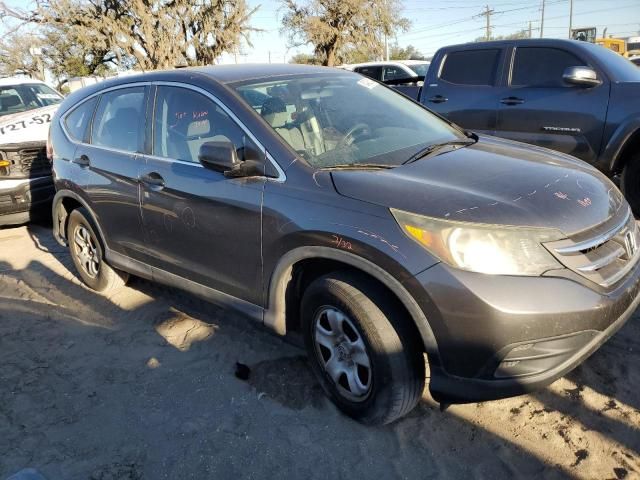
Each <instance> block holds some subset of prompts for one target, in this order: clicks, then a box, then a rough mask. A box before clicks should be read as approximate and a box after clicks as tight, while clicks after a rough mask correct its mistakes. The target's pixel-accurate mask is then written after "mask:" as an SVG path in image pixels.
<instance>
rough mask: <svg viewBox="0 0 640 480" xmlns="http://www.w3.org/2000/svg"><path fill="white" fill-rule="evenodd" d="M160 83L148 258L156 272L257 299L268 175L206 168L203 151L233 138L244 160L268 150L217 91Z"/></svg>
mask: <svg viewBox="0 0 640 480" xmlns="http://www.w3.org/2000/svg"><path fill="white" fill-rule="evenodd" d="M156 88H157V91H156V93H155V108H154V109H152V110H151V111H150V112H149V116H150V117H151V118H153V133H152V139H153V140H152V142H151V145H149V147H147V148H148V149H150V154H149V155H146V156H145V162H144V168H143V170H142V171H141V175H140V180H141V186H142V197H141V198H142V217H143V223H144V229H145V232H146V237H147V246H146V254H147V259H146V261H147V262H148V264H149V265H151V266H153V267H156V268H158V269H160V270H161V271H162V272H158V274H163V273H164V272H168V273H171V274H174V275H178V276H179V277H183V278H187V279H188V280H191V281H194V282H196V283H199V284H201V285H204V286H206V287H210V288H214V289H216V290H218V291H221V292H224V293H227V294H230V295H232V296H234V297H237V298H240V299H243V300H246V301H248V302H251V303H254V304H259V303H261V301H262V297H261V291H262V252H261V237H260V236H261V215H262V193H263V189H264V184H265V177H264V176H259V177H258V176H256V177H245V178H227V177H225V175H224V174H223V173H222V172H218V171H214V170H210V169H208V168H204V167H203V166H202V164H201V163H200V162H199V160H198V154H199V150H200V146H201V145H202V144H204V143H205V142H210V141H231V142H232V143H233V144H234V146H235V147H236V151H237V153H238V158H239V159H240V160H243V159H252V160H260V159H261V158H263V157H264V153H263V152H262V151H261V150H260V149H259V147H258V146H257V145H256V143H255V142H254V140H253V139H252V138H250V137H249V136H248V135H247V133H246V132H245V130H243V128H241V127H240V126H239V124H238V123H237V122H236V121H235V119H234V118H232V116H231V114H230V113H229V111H228V110H227V109H226V107H223V106H222V105H221V104H220V103H218V102H217V100H214V97H212V96H211V95H209V94H206V95H205V93H204V92H202V91H196V90H193V89H190V88H187V86H184V87H183V86H176V85H163V84H159V85H158V86H157V87H156ZM154 275H156V273H155V272H154Z"/></svg>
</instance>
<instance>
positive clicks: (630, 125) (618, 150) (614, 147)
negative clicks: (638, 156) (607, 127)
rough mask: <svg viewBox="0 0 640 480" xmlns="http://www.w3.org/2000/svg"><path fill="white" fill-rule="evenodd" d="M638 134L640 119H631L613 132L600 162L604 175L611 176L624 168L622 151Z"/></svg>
mask: <svg viewBox="0 0 640 480" xmlns="http://www.w3.org/2000/svg"><path fill="white" fill-rule="evenodd" d="M638 132H640V117H632V118H629V119H628V120H626V121H625V122H623V123H622V124H621V125H620V126H619V127H618V128H617V129H616V130H615V132H613V135H611V137H610V138H609V141H608V142H607V145H606V146H605V147H604V150H603V151H602V153H601V154H600V160H599V162H598V163H599V165H600V166H601V170H603V171H604V173H606V174H609V175H610V174H612V173H616V172H619V171H620V170H622V168H623V167H624V159H623V158H622V155H621V154H622V151H623V149H624V147H625V145H627V142H629V140H631V138H632V137H633V136H634V135H635V134H636V133H638Z"/></svg>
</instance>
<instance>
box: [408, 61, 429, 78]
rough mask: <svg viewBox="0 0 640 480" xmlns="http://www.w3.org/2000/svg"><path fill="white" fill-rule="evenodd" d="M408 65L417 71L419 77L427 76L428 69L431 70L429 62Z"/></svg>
mask: <svg viewBox="0 0 640 480" xmlns="http://www.w3.org/2000/svg"><path fill="white" fill-rule="evenodd" d="M407 67H409V68H410V69H411V70H413V71H414V72H416V73H417V74H418V76H419V77H426V76H427V70H429V64H428V63H412V64H411V65H407Z"/></svg>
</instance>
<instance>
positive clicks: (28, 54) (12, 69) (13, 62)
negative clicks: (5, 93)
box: [0, 32, 42, 78]
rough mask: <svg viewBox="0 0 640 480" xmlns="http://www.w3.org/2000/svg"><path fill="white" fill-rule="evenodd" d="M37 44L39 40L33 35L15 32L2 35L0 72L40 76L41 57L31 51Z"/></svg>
mask: <svg viewBox="0 0 640 480" xmlns="http://www.w3.org/2000/svg"><path fill="white" fill-rule="evenodd" d="M39 46H40V40H39V39H38V38H37V37H36V36H35V35H31V34H23V33H17V32H13V33H10V34H8V35H4V36H3V37H2V39H0V74H1V75H9V76H11V75H14V74H16V73H17V72H20V73H24V74H26V75H29V76H31V77H37V78H40V77H41V76H42V74H41V71H42V68H41V64H40V61H41V59H39V58H38V57H36V56H34V55H33V53H32V52H33V48H38V47H39Z"/></svg>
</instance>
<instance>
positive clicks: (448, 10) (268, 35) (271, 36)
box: [224, 0, 640, 63]
mask: <svg viewBox="0 0 640 480" xmlns="http://www.w3.org/2000/svg"><path fill="white" fill-rule="evenodd" d="M248 1H249V4H250V5H252V6H257V5H260V8H259V9H258V11H257V12H256V13H255V14H254V17H253V19H254V21H253V24H254V25H255V26H256V27H258V28H261V29H264V30H265V31H264V32H262V33H256V34H253V35H252V37H251V38H252V43H253V47H249V46H246V47H244V48H243V52H242V55H239V56H227V57H226V58H225V59H224V60H225V61H229V62H234V61H236V60H237V61H238V63H240V62H268V61H269V55H271V61H272V62H283V61H284V60H285V58H286V59H290V58H291V56H292V55H294V54H295V53H298V52H309V53H310V52H311V51H312V49H311V47H309V46H307V47H302V48H288V47H287V39H286V37H284V36H282V35H280V31H279V29H280V22H281V19H282V15H283V10H282V9H281V8H280V2H279V1H277V0H261V1H256V0H248ZM569 3H570V1H569V0H545V20H544V32H543V35H544V37H555V38H567V37H568V36H569ZM486 5H488V6H489V8H490V9H493V10H494V12H495V13H494V14H493V15H491V23H492V24H493V25H494V26H495V27H494V28H493V29H492V33H493V35H507V34H510V33H514V32H516V31H518V30H521V29H523V28H527V29H528V28H529V21H531V28H532V36H534V37H539V36H540V18H541V8H540V7H541V5H542V1H541V0H535V1H531V0H495V1H490V0H483V1H479V0H449V1H445V0H405V1H404V2H403V9H402V11H401V12H400V14H402V15H403V16H405V17H407V18H409V19H410V20H411V28H410V30H409V31H408V32H406V33H398V35H397V36H396V37H395V38H394V39H392V41H397V43H398V44H399V45H400V46H401V47H406V46H407V45H409V44H410V45H413V46H415V47H416V48H417V49H418V50H419V51H420V52H421V53H423V54H424V55H426V56H431V55H433V54H434V53H435V52H436V50H438V48H440V47H443V46H445V45H450V44H453V43H463V42H468V41H473V40H475V39H476V38H478V37H480V36H483V35H484V33H485V26H486V18H485V17H480V16H478V14H480V13H481V12H482V11H483V10H484V8H485V6H486ZM573 26H574V28H579V27H597V29H598V36H601V35H602V33H603V31H604V28H605V27H607V35H608V34H613V35H614V36H623V37H627V36H632V35H640V0H616V1H615V2H613V1H611V0H573Z"/></svg>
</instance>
